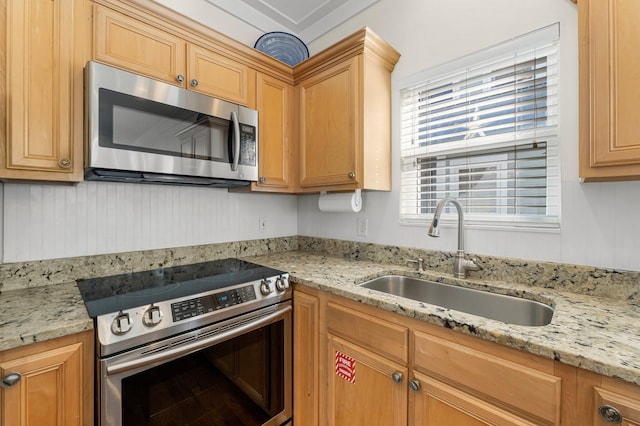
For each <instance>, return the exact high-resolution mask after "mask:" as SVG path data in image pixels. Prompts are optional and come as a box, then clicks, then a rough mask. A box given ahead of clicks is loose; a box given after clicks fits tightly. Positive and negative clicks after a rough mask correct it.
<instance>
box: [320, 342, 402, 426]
mask: <svg viewBox="0 0 640 426" xmlns="http://www.w3.org/2000/svg"><path fill="white" fill-rule="evenodd" d="M327 351H328V352H327V361H328V365H327V372H328V374H327V381H328V383H327V410H326V413H327V417H328V419H327V422H326V424H330V425H357V424H362V425H388V426H401V425H406V424H407V388H406V385H405V383H404V381H405V380H406V379H405V378H406V377H407V367H406V366H403V365H401V364H399V363H396V362H393V361H390V360H388V359H386V358H384V357H381V356H379V355H377V354H376V353H375V352H373V351H370V350H366V349H364V348H361V347H358V346H357V345H353V344H351V343H349V342H347V341H345V340H343V339H341V338H339V337H336V336H333V335H331V334H329V338H328V344H327Z"/></svg>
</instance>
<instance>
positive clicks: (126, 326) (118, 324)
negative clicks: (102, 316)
mask: <svg viewBox="0 0 640 426" xmlns="http://www.w3.org/2000/svg"><path fill="white" fill-rule="evenodd" d="M131 327H133V323H132V322H131V317H129V314H125V313H123V312H122V311H120V313H119V314H118V315H117V316H116V317H115V318H114V319H113V322H112V323H111V331H112V332H113V334H117V335H122V334H125V333H127V332H128V331H129V330H131Z"/></svg>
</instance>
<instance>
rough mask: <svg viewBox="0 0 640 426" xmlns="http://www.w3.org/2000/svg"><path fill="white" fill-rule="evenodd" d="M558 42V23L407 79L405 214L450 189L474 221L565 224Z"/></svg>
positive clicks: (406, 218)
mask: <svg viewBox="0 0 640 426" xmlns="http://www.w3.org/2000/svg"><path fill="white" fill-rule="evenodd" d="M558 49H559V25H558V24H555V25H552V26H550V27H545V28H543V29H541V30H538V31H535V32H533V33H530V34H526V35H524V36H521V37H518V38H516V39H513V40H510V41H509V42H506V43H503V44H500V45H498V46H494V47H492V48H490V49H487V50H485V51H481V52H478V53H475V54H473V55H469V56H467V57H465V58H462V59H459V60H456V61H453V62H451V63H448V64H445V65H443V66H441V67H438V68H436V69H432V70H428V71H426V72H424V73H422V74H420V75H417V76H414V77H413V78H411V79H410V80H412V81H410V82H409V83H405V84H404V85H403V86H404V88H403V89H401V92H400V99H401V157H402V158H401V163H402V164H401V166H402V171H401V180H402V186H401V201H400V202H401V211H400V216H401V220H402V221H403V222H424V221H427V220H430V219H431V217H432V215H433V213H434V211H435V207H436V204H437V203H438V201H439V200H440V199H442V198H444V197H447V196H450V197H455V198H457V199H458V200H459V201H460V202H461V203H462V205H463V206H464V209H465V213H466V217H467V218H468V219H469V220H470V221H478V222H490V223H508V224H511V225H527V226H548V225H549V224H558V222H559V214H560V211H559V210H560V184H559V181H560V170H559V163H560V161H559V147H558ZM446 213H447V210H445V215H444V216H443V218H445V219H446ZM542 224H544V225H542Z"/></svg>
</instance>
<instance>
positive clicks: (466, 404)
mask: <svg viewBox="0 0 640 426" xmlns="http://www.w3.org/2000/svg"><path fill="white" fill-rule="evenodd" d="M412 386H413V387H414V389H415V390H414V391H413V392H411V396H410V401H411V402H410V405H411V406H412V407H413V410H412V416H413V419H414V423H413V424H415V425H430V426H448V425H456V426H482V425H532V424H534V423H530V422H528V421H526V420H524V419H522V418H519V417H517V416H515V415H513V414H511V413H509V412H507V411H505V410H502V409H500V408H498V407H496V406H495V405H493V404H490V403H488V402H486V401H483V400H482V399H480V398H476V397H474V396H473V395H471V394H469V393H467V392H465V391H463V390H461V389H458V388H456V387H454V386H451V385H448V384H446V383H444V382H441V381H440V380H437V379H435V378H433V377H429V376H427V375H424V374H421V373H418V372H414V373H413V384H412Z"/></svg>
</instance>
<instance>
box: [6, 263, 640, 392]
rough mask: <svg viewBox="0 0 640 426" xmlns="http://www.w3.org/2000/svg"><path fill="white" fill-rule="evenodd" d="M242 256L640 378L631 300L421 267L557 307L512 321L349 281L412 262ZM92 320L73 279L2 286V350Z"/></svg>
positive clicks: (330, 287)
mask: <svg viewBox="0 0 640 426" xmlns="http://www.w3.org/2000/svg"><path fill="white" fill-rule="evenodd" d="M244 259H246V260H249V261H253V262H256V263H260V264H263V265H266V266H271V267H273V268H277V269H282V270H285V271H288V272H290V273H291V276H292V278H293V280H294V281H295V282H296V283H298V284H302V285H305V286H309V287H313V288H317V289H319V290H323V291H327V292H330V293H332V294H336V295H339V296H343V297H346V298H349V299H352V300H356V301H361V302H363V303H366V304H369V305H372V306H377V307H380V308H381V309H385V310H387V311H390V312H395V313H398V314H401V315H405V316H408V317H411V318H416V319H419V320H422V321H425V322H428V323H431V324H436V325H440V326H444V327H448V328H451V329H453V330H459V331H461V332H463V333H465V334H469V335H473V336H477V337H480V338H482V339H485V340H489V341H493V342H497V343H500V344H504V345H506V346H510V347H513V348H517V349H520V350H523V351H527V352H530V353H533V354H537V355H541V356H543V357H546V358H551V359H556V360H559V361H561V362H564V363H566V364H570V365H573V366H577V367H581V368H584V369H586V370H590V371H595V372H597V373H601V374H604V375H606V376H611V377H616V378H620V379H622V380H625V381H628V382H631V383H635V384H638V385H640V306H637V305H632V304H627V303H625V302H623V301H620V300H614V299H605V298H600V297H594V296H584V295H578V294H573V293H567V292H558V291H557V290H550V289H544V288H537V287H530V286H525V285H518V284H506V283H498V282H491V284H490V285H487V284H486V283H483V282H479V281H474V280H472V279H468V280H465V281H461V280H456V279H454V278H452V277H451V276H446V275H442V274H440V275H429V274H425V275H422V277H424V278H428V279H432V280H434V281H440V282H445V283H451V284H458V285H463V286H468V287H473V288H477V289H491V290H492V291H495V292H499V293H503V294H509V295H515V296H524V297H526V298H531V299H534V300H539V301H543V302H548V303H551V304H552V305H553V306H554V308H555V313H554V316H553V320H552V322H551V324H549V325H548V326H544V327H525V326H514V325H507V324H504V323H502V322H499V321H495V320H489V319H485V318H481V317H478V316H474V315H469V314H465V313H462V312H457V311H452V310H448V309H443V308H441V307H438V306H434V305H429V304H426V303H422V302H416V301H413V300H409V299H405V298H400V297H396V296H392V295H386V294H384V293H380V292H377V291H373V290H369V289H366V288H362V287H358V286H357V285H355V284H356V283H361V282H364V281H366V280H368V279H371V278H374V277H376V276H380V275H386V274H400V275H413V276H416V273H415V271H413V270H412V269H410V268H403V267H399V266H397V265H389V264H380V263H374V262H369V261H364V260H350V259H345V258H343V257H333V256H324V255H319V254H315V253H309V252H301V251H288V252H282V253H276V254H269V255H263V256H251V257H244ZM91 328H93V320H92V319H91V318H90V317H89V316H88V314H87V311H86V309H85V306H84V303H83V301H82V297H81V296H80V293H79V291H78V288H77V286H76V283H75V282H71V283H65V284H57V285H49V286H42V287H32V288H25V289H16V290H9V291H3V292H2V293H0V350H6V349H11V348H15V347H18V346H23V345H27V344H29V343H33V342H38V341H44V340H49V339H53V338H55V337H60V336H64V335H69V334H73V333H78V332H81V331H84V330H88V329H91Z"/></svg>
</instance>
